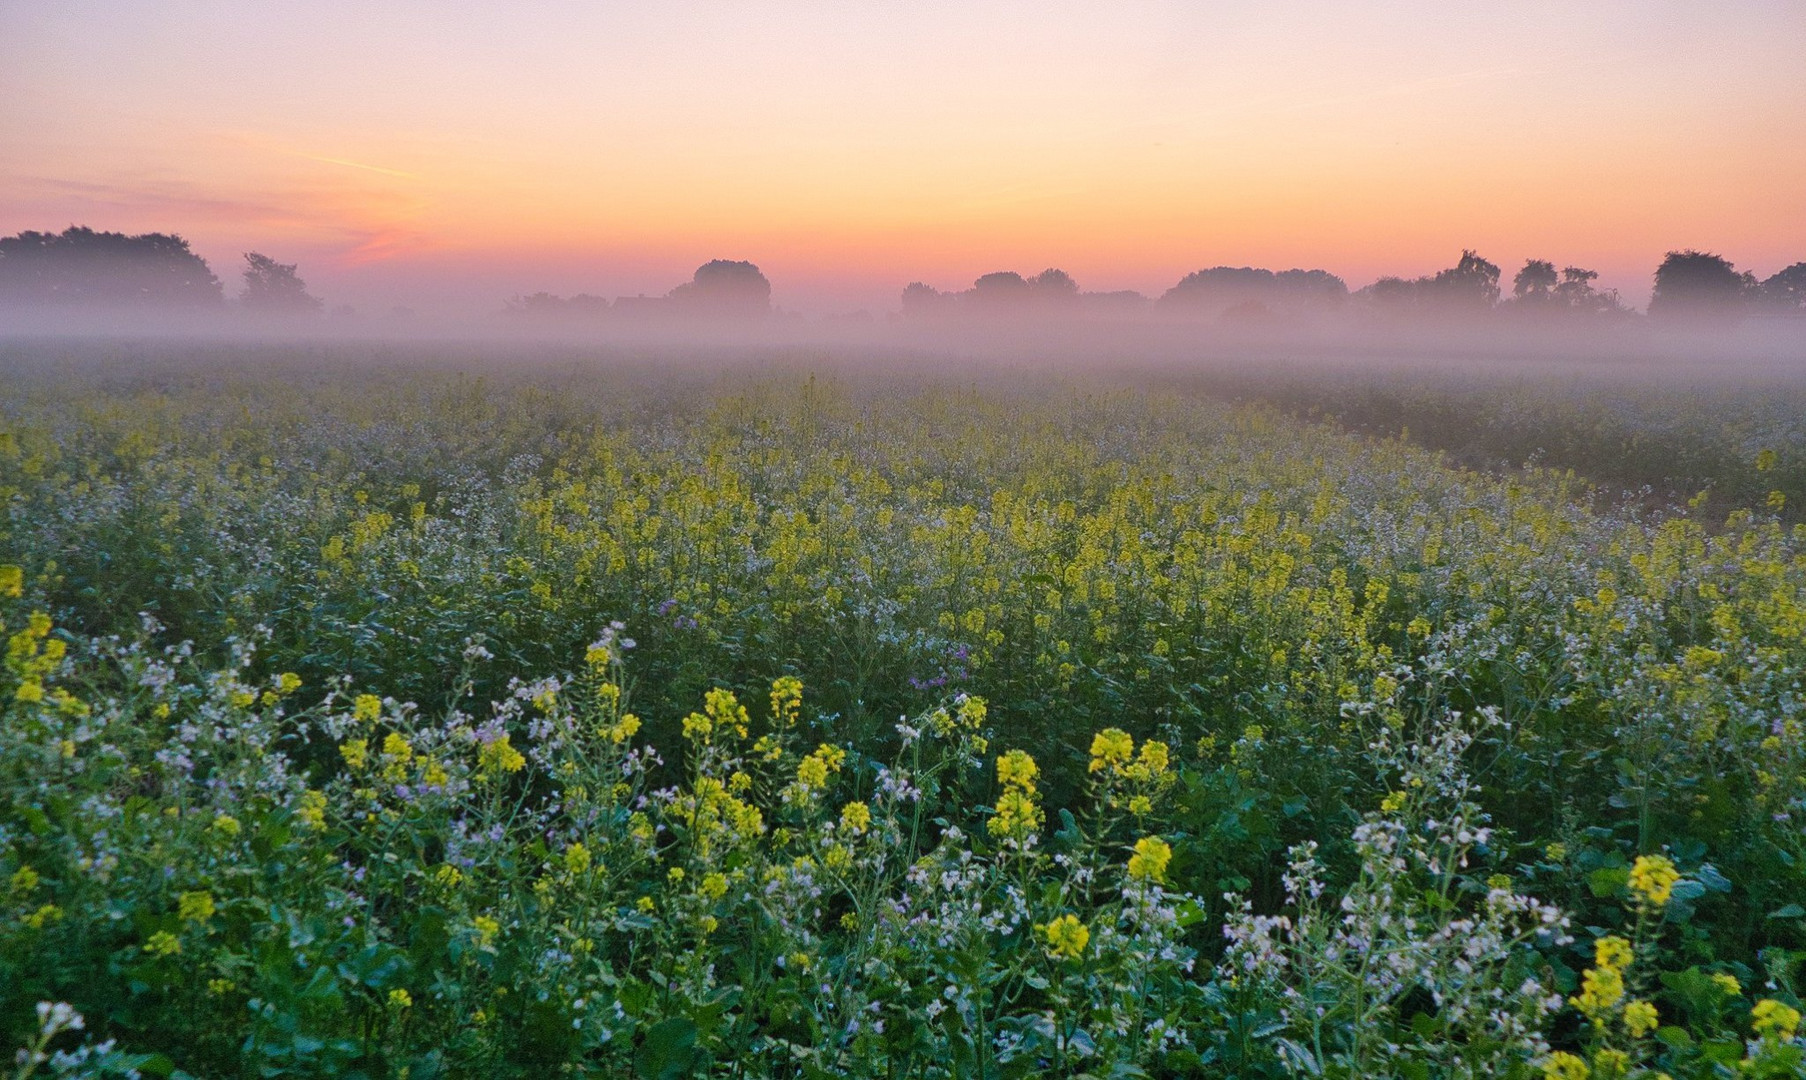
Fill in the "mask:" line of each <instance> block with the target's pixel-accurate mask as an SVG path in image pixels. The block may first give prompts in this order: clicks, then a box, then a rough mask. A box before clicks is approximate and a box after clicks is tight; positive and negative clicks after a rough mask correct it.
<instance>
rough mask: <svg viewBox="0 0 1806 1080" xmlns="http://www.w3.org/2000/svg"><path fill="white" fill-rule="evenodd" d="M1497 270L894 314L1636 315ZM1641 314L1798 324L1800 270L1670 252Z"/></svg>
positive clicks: (1469, 268) (1275, 282)
mask: <svg viewBox="0 0 1806 1080" xmlns="http://www.w3.org/2000/svg"><path fill="white" fill-rule="evenodd" d="M1501 275H1502V271H1501V270H1500V268H1499V266H1498V264H1496V263H1494V262H1491V261H1490V260H1488V259H1486V258H1484V257H1482V256H1481V255H1479V254H1478V253H1477V252H1474V251H1472V250H1468V251H1463V252H1462V253H1461V257H1460V259H1458V260H1457V261H1456V263H1455V265H1454V266H1451V267H1448V268H1447V269H1444V270H1439V271H1437V272H1436V273H1434V274H1426V275H1424V276H1422V277H1417V278H1404V277H1382V278H1380V279H1379V280H1378V281H1375V282H1374V283H1373V284H1371V285H1367V286H1365V287H1363V288H1361V289H1358V290H1354V291H1350V290H1349V288H1348V286H1347V283H1346V282H1344V281H1343V280H1342V279H1341V278H1340V277H1337V276H1336V275H1335V274H1332V273H1330V272H1329V271H1327V270H1296V269H1294V270H1280V271H1273V270H1266V269H1261V268H1259V267H1250V266H1213V267H1209V268H1206V269H1203V270H1197V271H1194V272H1193V273H1190V274H1187V275H1185V277H1183V278H1181V279H1180V280H1179V282H1178V283H1177V284H1176V285H1174V286H1173V287H1172V288H1170V289H1168V290H1166V292H1164V293H1162V294H1161V295H1160V296H1159V297H1157V298H1156V297H1149V296H1145V295H1143V294H1141V293H1137V292H1106V293H1095V292H1085V291H1082V290H1081V289H1080V288H1079V286H1078V283H1077V282H1075V281H1074V280H1073V279H1072V276H1071V275H1070V274H1067V273H1066V272H1065V271H1063V270H1059V269H1048V270H1043V271H1042V272H1041V273H1039V274H1036V275H1034V276H1033V277H1026V278H1025V277H1023V276H1022V275H1021V274H1018V273H1014V272H1010V271H1001V272H997V273H990V274H986V275H984V276H983V277H980V278H979V279H978V280H977V281H975V282H973V284H972V287H971V288H970V289H965V290H959V291H942V290H940V289H936V288H934V287H933V286H931V285H928V284H926V283H924V282H920V281H913V282H910V284H909V285H908V286H906V287H905V288H904V290H903V294H902V297H901V303H902V308H903V314H904V315H905V316H909V317H915V318H944V317H950V316H967V317H983V316H987V315H994V314H1012V313H1014V314H1027V313H1031V312H1033V311H1035V310H1037V309H1038V310H1041V311H1050V310H1064V311H1071V312H1089V313H1099V314H1102V313H1109V314H1124V313H1140V312H1149V313H1156V314H1163V315H1170V316H1180V317H1193V318H1199V317H1201V318H1210V319H1220V320H1222V321H1225V322H1237V321H1250V322H1258V321H1261V320H1268V319H1277V318H1282V317H1288V316H1290V317H1296V316H1309V315H1314V314H1318V313H1322V312H1327V311H1336V310H1347V309H1350V308H1353V309H1355V310H1358V311H1363V312H1368V313H1374V314H1379V315H1394V316H1418V317H1430V318H1435V317H1471V316H1475V315H1481V314H1493V313H1500V314H1511V315H1515V316H1521V317H1526V318H1530V317H1539V318H1547V317H1551V316H1563V317H1576V318H1590V319H1625V318H1632V317H1635V316H1636V315H1637V313H1636V312H1635V311H1634V310H1633V309H1631V308H1630V307H1629V306H1628V305H1627V304H1625V303H1624V302H1623V300H1622V299H1621V298H1620V297H1619V295H1618V292H1617V290H1616V289H1600V288H1597V287H1595V285H1594V282H1595V281H1597V280H1598V278H1599V273H1598V271H1595V270H1590V269H1587V268H1585V267H1581V266H1572V265H1570V266H1564V267H1562V268H1561V269H1560V270H1559V271H1558V270H1557V269H1556V266H1555V263H1554V262H1553V261H1551V260H1548V259H1528V260H1526V261H1525V263H1524V266H1523V268H1522V269H1520V270H1519V271H1518V272H1517V273H1516V274H1515V275H1514V276H1513V277H1512V280H1511V293H1510V295H1505V293H1504V289H1503V286H1502V285H1501V283H1500V278H1501ZM1649 314H1650V315H1651V316H1652V317H1656V318H1662V319H1668V318H1673V319H1691V320H1698V319H1707V320H1722V319H1735V318H1737V317H1740V316H1743V315H1752V314H1754V315H1761V314H1776V315H1783V314H1792V315H1806V262H1798V263H1795V264H1793V265H1792V266H1789V267H1787V268H1786V269H1785V270H1781V271H1779V272H1777V273H1775V274H1773V275H1771V276H1770V277H1768V278H1767V279H1761V280H1759V279H1757V278H1756V276H1755V275H1754V274H1751V273H1749V272H1748V271H1742V272H1740V271H1738V270H1737V269H1736V268H1735V267H1734V266H1733V265H1732V264H1731V262H1730V261H1729V260H1728V259H1725V258H1724V257H1723V256H1720V255H1714V254H1710V253H1707V252H1700V251H1693V250H1686V251H1671V252H1669V253H1668V254H1667V256H1666V257H1665V258H1664V259H1663V260H1662V263H1661V265H1660V266H1658V267H1657V268H1656V271H1655V289H1654V292H1653V294H1652V295H1651V298H1650V303H1649Z"/></svg>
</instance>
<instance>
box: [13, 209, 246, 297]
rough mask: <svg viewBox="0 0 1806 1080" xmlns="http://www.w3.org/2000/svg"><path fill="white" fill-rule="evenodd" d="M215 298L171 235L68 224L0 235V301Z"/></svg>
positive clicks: (217, 293) (196, 261) (209, 277)
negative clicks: (53, 229) (57, 230)
mask: <svg viewBox="0 0 1806 1080" xmlns="http://www.w3.org/2000/svg"><path fill="white" fill-rule="evenodd" d="M223 299H224V294H223V292H222V290H221V289H220V283H219V279H218V278H216V277H214V276H213V271H212V270H210V269H208V267H207V263H206V260H204V259H202V258H201V257H200V256H199V255H196V254H195V253H194V252H192V251H190V250H189V248H188V241H186V240H184V239H182V238H181V237H179V236H174V235H170V234H167V233H144V234H143V235H140V236H127V235H125V234H124V233H111V232H96V231H94V230H93V229H89V228H84V227H77V226H74V225H71V226H70V227H69V228H67V229H65V230H63V232H61V233H42V232H29V231H27V232H22V233H19V234H18V235H16V236H8V237H0V305H9V306H25V305H31V306H39V305H89V306H96V307H186V308H206V307H215V306H217V305H219V304H220V303H221V301H222V300H223Z"/></svg>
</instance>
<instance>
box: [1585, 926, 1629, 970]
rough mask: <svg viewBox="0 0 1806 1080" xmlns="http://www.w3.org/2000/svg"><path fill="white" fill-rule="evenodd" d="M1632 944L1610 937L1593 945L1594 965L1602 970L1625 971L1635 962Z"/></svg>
mask: <svg viewBox="0 0 1806 1080" xmlns="http://www.w3.org/2000/svg"><path fill="white" fill-rule="evenodd" d="M1635 958H1636V957H1635V954H1634V953H1632V951H1631V947H1630V942H1628V941H1626V940H1624V939H1623V938H1621V937H1618V936H1617V935H1615V934H1614V935H1608V936H1606V937H1602V938H1600V939H1599V940H1598V941H1595V942H1594V943H1593V963H1595V964H1597V965H1598V966H1600V967H1602V968H1611V969H1613V970H1615V971H1623V970H1624V969H1625V968H1627V967H1629V966H1630V964H1631V961H1632V960H1634V959H1635Z"/></svg>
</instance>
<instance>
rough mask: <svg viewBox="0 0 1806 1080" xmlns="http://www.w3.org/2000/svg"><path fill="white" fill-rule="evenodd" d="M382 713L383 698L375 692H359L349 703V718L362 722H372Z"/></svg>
mask: <svg viewBox="0 0 1806 1080" xmlns="http://www.w3.org/2000/svg"><path fill="white" fill-rule="evenodd" d="M382 715H383V699H382V698H379V697H377V696H376V695H375V694H359V695H358V696H357V700H356V701H353V702H352V703H351V718H352V719H353V720H356V721H358V722H359V723H364V724H374V723H375V722H376V721H377V720H380V719H381V718H382Z"/></svg>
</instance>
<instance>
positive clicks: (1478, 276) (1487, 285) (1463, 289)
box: [1418, 250, 1499, 312]
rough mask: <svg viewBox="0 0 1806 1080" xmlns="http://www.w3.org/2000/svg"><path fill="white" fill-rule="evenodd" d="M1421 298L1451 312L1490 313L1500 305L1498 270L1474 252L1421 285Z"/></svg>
mask: <svg viewBox="0 0 1806 1080" xmlns="http://www.w3.org/2000/svg"><path fill="white" fill-rule="evenodd" d="M1419 284H1420V288H1419V289H1418V298H1419V299H1420V300H1427V301H1429V302H1430V303H1432V304H1434V305H1436V306H1437V307H1440V308H1443V309H1445V310H1449V311H1461V312H1476V311H1488V310H1491V308H1492V306H1493V305H1494V304H1496V303H1498V302H1499V268H1498V267H1497V266H1495V265H1494V264H1492V263H1490V262H1487V261H1486V260H1485V259H1483V258H1481V257H1480V256H1479V255H1477V254H1475V253H1474V252H1473V251H1471V250H1468V251H1463V252H1462V253H1461V261H1460V262H1458V263H1456V264H1455V265H1454V266H1452V267H1450V268H1449V269H1447V270H1441V271H1438V272H1437V274H1436V276H1435V277H1433V278H1429V279H1427V280H1421V281H1420V282H1419Z"/></svg>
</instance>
